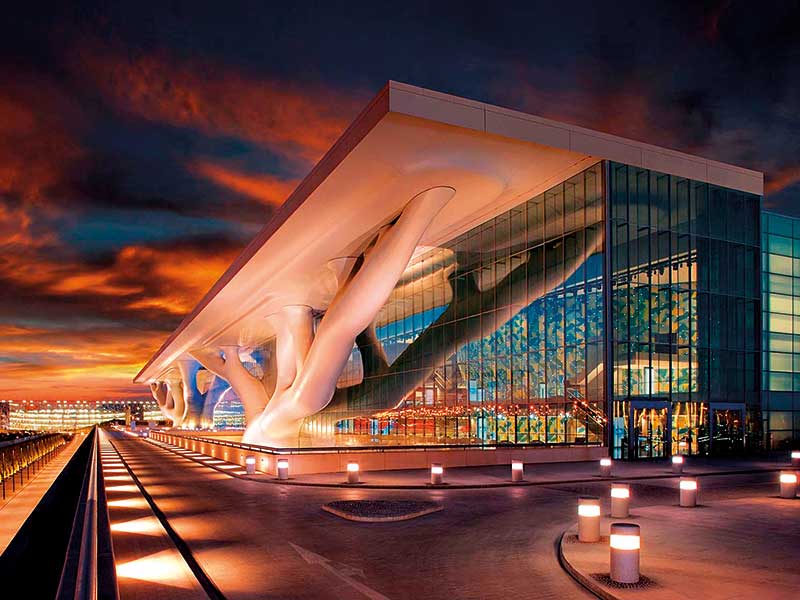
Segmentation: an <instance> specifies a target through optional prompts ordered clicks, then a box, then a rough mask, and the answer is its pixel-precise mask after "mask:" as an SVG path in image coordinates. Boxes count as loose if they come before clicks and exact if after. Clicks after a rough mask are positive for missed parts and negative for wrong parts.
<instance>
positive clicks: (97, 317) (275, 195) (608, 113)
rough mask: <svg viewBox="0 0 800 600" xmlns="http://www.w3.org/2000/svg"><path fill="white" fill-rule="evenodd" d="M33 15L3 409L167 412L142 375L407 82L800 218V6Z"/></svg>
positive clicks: (3, 224)
mask: <svg viewBox="0 0 800 600" xmlns="http://www.w3.org/2000/svg"><path fill="white" fill-rule="evenodd" d="M15 4H17V5H19V6H21V7H23V8H16V9H9V8H4V10H3V15H2V25H0V27H2V30H1V31H0V245H1V246H2V249H0V400H2V399H13V400H22V399H52V400H59V399H90V400H95V399H105V398H124V397H129V398H134V397H145V396H147V394H146V391H145V390H144V389H143V388H142V387H140V386H135V385H133V384H132V383H131V378H132V377H133V375H134V374H135V373H136V372H137V371H138V369H139V368H140V367H141V365H142V364H143V363H144V362H145V361H146V360H147V359H148V358H149V357H150V355H151V354H152V353H153V352H154V351H155V350H156V349H157V347H158V346H159V345H160V344H161V342H162V341H163V340H164V338H165V337H166V336H167V335H168V334H169V333H170V332H171V331H172V330H173V329H174V328H175V327H176V326H177V325H178V323H179V322H180V320H181V318H182V317H183V316H184V315H185V314H186V313H187V312H188V311H189V310H190V309H191V308H192V307H193V306H194V305H195V303H196V302H197V301H198V300H199V299H200V298H201V297H202V295H203V294H204V293H205V291H206V290H207V289H208V288H209V287H210V285H211V284H212V283H213V282H214V280H215V279H216V278H217V277H218V276H219V275H220V274H221V273H222V271H223V270H224V269H225V268H226V267H227V266H228V264H229V263H230V262H231V261H232V259H233V258H234V256H235V255H236V254H237V252H239V251H240V250H241V249H242V248H243V246H244V245H245V244H246V243H247V242H248V240H249V239H250V238H251V237H252V236H253V235H254V234H255V233H256V232H257V231H258V229H259V228H260V227H261V226H262V225H263V224H264V223H265V222H266V221H267V220H268V219H269V218H270V215H271V214H272V212H273V211H274V210H275V207H277V206H278V205H280V204H281V202H283V201H284V199H285V198H286V197H287V195H288V194H289V193H290V191H291V190H292V189H293V187H294V186H295V185H296V183H297V182H298V180H299V179H301V178H302V177H303V176H304V175H305V174H306V173H307V172H308V170H309V169H310V168H311V167H312V166H313V165H314V163H315V161H316V160H318V159H319V158H320V157H321V156H322V154H323V153H324V152H325V150H326V149H327V148H328V147H329V145H330V144H331V143H332V142H333V141H334V140H335V139H336V138H337V136H338V135H339V133H340V132H341V131H342V130H343V129H344V128H345V127H346V125H347V124H348V122H349V121H350V120H351V119H352V118H353V117H354V116H355V115H356V114H357V112H358V111H359V110H360V108H361V107H362V106H363V105H364V104H365V103H366V102H367V101H368V100H369V99H370V98H371V96H372V95H373V94H374V93H375V92H377V91H378V90H379V89H380V88H381V87H382V86H383V85H384V83H385V82H386V80H388V79H395V80H398V81H403V82H407V83H412V84H416V85H421V86H424V87H430V88H433V89H436V90H440V91H444V92H450V93H454V94H457V95H462V96H467V97H470V98H474V99H477V100H483V101H488V102H491V103H494V104H500V105H504V106H509V107H511V108H516V109H521V110H525V111H528V112H532V113H535V114H540V115H543V116H548V117H552V118H556V119H561V120H565V121H569V122H572V123H577V124H579V125H584V126H587V127H591V128H596V129H600V130H603V131H608V132H611V133H615V134H619V135H623V136H628V137H632V138H636V139H642V140H645V141H648V142H651V143H654V144H657V145H662V146H667V147H671V148H675V149H679V150H684V151H688V152H692V153H697V154H700V155H702V156H706V157H709V158H713V159H717V160H722V161H726V162H732V163H735V164H740V165H742V166H746V167H750V168H754V169H759V170H763V171H765V172H766V174H767V195H766V197H765V204H766V206H768V207H770V208H772V209H776V210H781V211H785V212H788V213H792V214H800V204H798V200H800V36H798V34H797V25H798V23H800V6H799V5H798V4H797V3H796V2H788V1H784V2H775V3H770V2H736V1H727V2H677V1H676V2H669V3H664V5H663V6H662V7H660V8H659V7H658V6H649V7H648V8H647V9H643V8H642V6H643V5H642V3H640V2H629V3H627V2H614V3H603V2H596V1H591V2H577V3H576V2H569V3H559V2H541V3H538V2H533V1H528V2H521V3H519V5H518V8H514V3H508V2H506V3H491V2H480V3H475V4H474V5H471V4H470V3H469V2H465V1H462V2H457V3H452V4H451V3H446V2H437V3H431V4H432V5H433V6H435V8H419V9H414V8H412V6H413V3H410V2H402V3H381V2H371V3H368V4H365V5H363V6H356V4H355V3H341V4H339V3H336V2H308V3H306V2H298V3H282V4H281V7H278V6H277V3H272V2H268V1H263V2H246V3H245V2H200V1H192V2H168V1H165V0H162V1H161V2H157V3H153V4H150V3H148V2H135V3H134V2H126V3H122V2H120V3H116V4H118V5H119V6H120V8H113V7H109V6H108V5H109V4H115V3H109V2H98V3H97V5H93V4H92V3H79V2H62V3H59V4H58V5H56V6H55V7H50V8H47V9H44V8H42V7H41V5H39V4H38V3H33V2H20V3H15ZM295 4H296V5H295ZM384 4H385V5H386V6H387V7H391V9H387V10H385V11H384V10H382V9H381V8H380V7H381V6H382V5H384ZM648 4H650V3H648ZM123 5H124V6H126V7H125V8H121V7H122V6H123ZM273 5H275V6H273ZM287 6H288V7H287ZM490 6H495V7H504V9H505V12H504V13H503V14H500V13H499V12H495V11H494V10H493V11H492V12H491V13H490V12H488V10H489V9H488V7H490ZM24 7H30V9H26V8H24ZM398 7H402V8H398ZM26 10H28V12H25V11H26ZM397 10H402V12H396V11H397Z"/></svg>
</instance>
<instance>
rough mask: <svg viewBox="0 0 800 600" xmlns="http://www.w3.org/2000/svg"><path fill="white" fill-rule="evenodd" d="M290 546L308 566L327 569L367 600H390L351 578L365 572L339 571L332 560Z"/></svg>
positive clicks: (357, 570) (351, 568) (351, 569)
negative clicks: (368, 599)
mask: <svg viewBox="0 0 800 600" xmlns="http://www.w3.org/2000/svg"><path fill="white" fill-rule="evenodd" d="M289 545H290V546H291V547H292V548H294V551H295V552H297V553H298V554H299V555H300V557H301V558H302V559H303V560H304V561H306V562H307V563H308V564H310V565H319V566H320V567H322V568H323V569H325V570H326V571H328V572H329V573H331V574H333V575H335V576H336V577H338V578H339V579H341V580H342V581H344V582H345V583H346V584H347V585H349V586H350V587H352V588H355V589H357V590H358V591H359V592H361V593H362V594H364V595H365V596H366V597H367V598H370V599H371V600H389V598H387V597H386V596H384V595H383V594H380V593H378V592H376V591H375V590H373V589H372V588H370V587H367V586H366V585H364V584H363V583H361V582H360V581H356V580H355V579H353V578H352V577H351V575H355V574H359V575H361V576H362V577H363V576H364V571H362V570H361V569H355V568H353V567H347V566H345V567H344V569H342V570H339V569H337V568H336V567H334V566H333V565H332V564H331V560H330V559H328V558H325V557H324V556H320V555H319V554H315V553H314V552H311V551H310V550H306V549H305V548H301V547H300V546H297V545H296V544H293V543H292V542H289ZM344 570H346V571H347V572H346V573H344V572H342V571H344Z"/></svg>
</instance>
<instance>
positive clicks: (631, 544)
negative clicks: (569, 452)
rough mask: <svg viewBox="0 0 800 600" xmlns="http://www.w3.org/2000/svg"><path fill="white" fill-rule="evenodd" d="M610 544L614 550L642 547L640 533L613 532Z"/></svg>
mask: <svg viewBox="0 0 800 600" xmlns="http://www.w3.org/2000/svg"><path fill="white" fill-rule="evenodd" d="M609 545H610V546H611V547H612V548H614V550H638V549H639V548H640V547H641V539H640V538H639V536H638V535H620V534H617V533H612V534H611V539H610V540H609Z"/></svg>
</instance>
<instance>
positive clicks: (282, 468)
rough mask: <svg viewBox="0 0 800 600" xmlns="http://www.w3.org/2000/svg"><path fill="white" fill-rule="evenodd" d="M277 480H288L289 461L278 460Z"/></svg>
mask: <svg viewBox="0 0 800 600" xmlns="http://www.w3.org/2000/svg"><path fill="white" fill-rule="evenodd" d="M277 464H278V479H289V461H288V460H287V459H285V458H279V459H278V463H277Z"/></svg>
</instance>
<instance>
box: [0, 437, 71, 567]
mask: <svg viewBox="0 0 800 600" xmlns="http://www.w3.org/2000/svg"><path fill="white" fill-rule="evenodd" d="M85 439H86V438H85V437H84V436H82V435H76V436H75V437H74V438H73V439H72V441H71V442H70V443H69V444H67V446H66V448H62V449H61V451H60V452H59V453H58V454H57V455H56V456H54V457H53V459H52V460H51V461H50V462H49V463H47V464H46V465H45V466H44V467H42V470H41V471H39V472H38V473H36V475H35V476H33V477H32V478H31V479H30V481H26V482H25V484H24V487H22V489H17V492H16V494H14V495H13V496H11V497H8V498H6V500H5V502H4V503H3V504H0V554H2V553H3V552H4V551H5V549H6V548H7V547H8V545H9V544H10V543H11V540H13V539H14V536H15V535H17V532H18V531H19V529H20V527H22V525H23V523H25V521H26V520H27V519H28V517H29V516H30V515H31V513H32V512H33V510H34V509H35V508H36V506H37V505H38V504H39V501H40V500H41V499H42V498H43V497H44V495H45V494H46V493H47V490H49V489H50V486H51V485H52V484H53V482H54V481H55V480H56V478H57V477H58V476H59V475H60V474H61V471H62V470H63V469H64V465H66V464H67V463H68V462H69V460H70V459H71V458H72V455H73V454H75V451H76V450H77V449H78V446H80V445H81V443H82V442H83V441H84V440H85ZM6 491H7V492H8V491H10V490H8V489H7V490H6Z"/></svg>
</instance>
